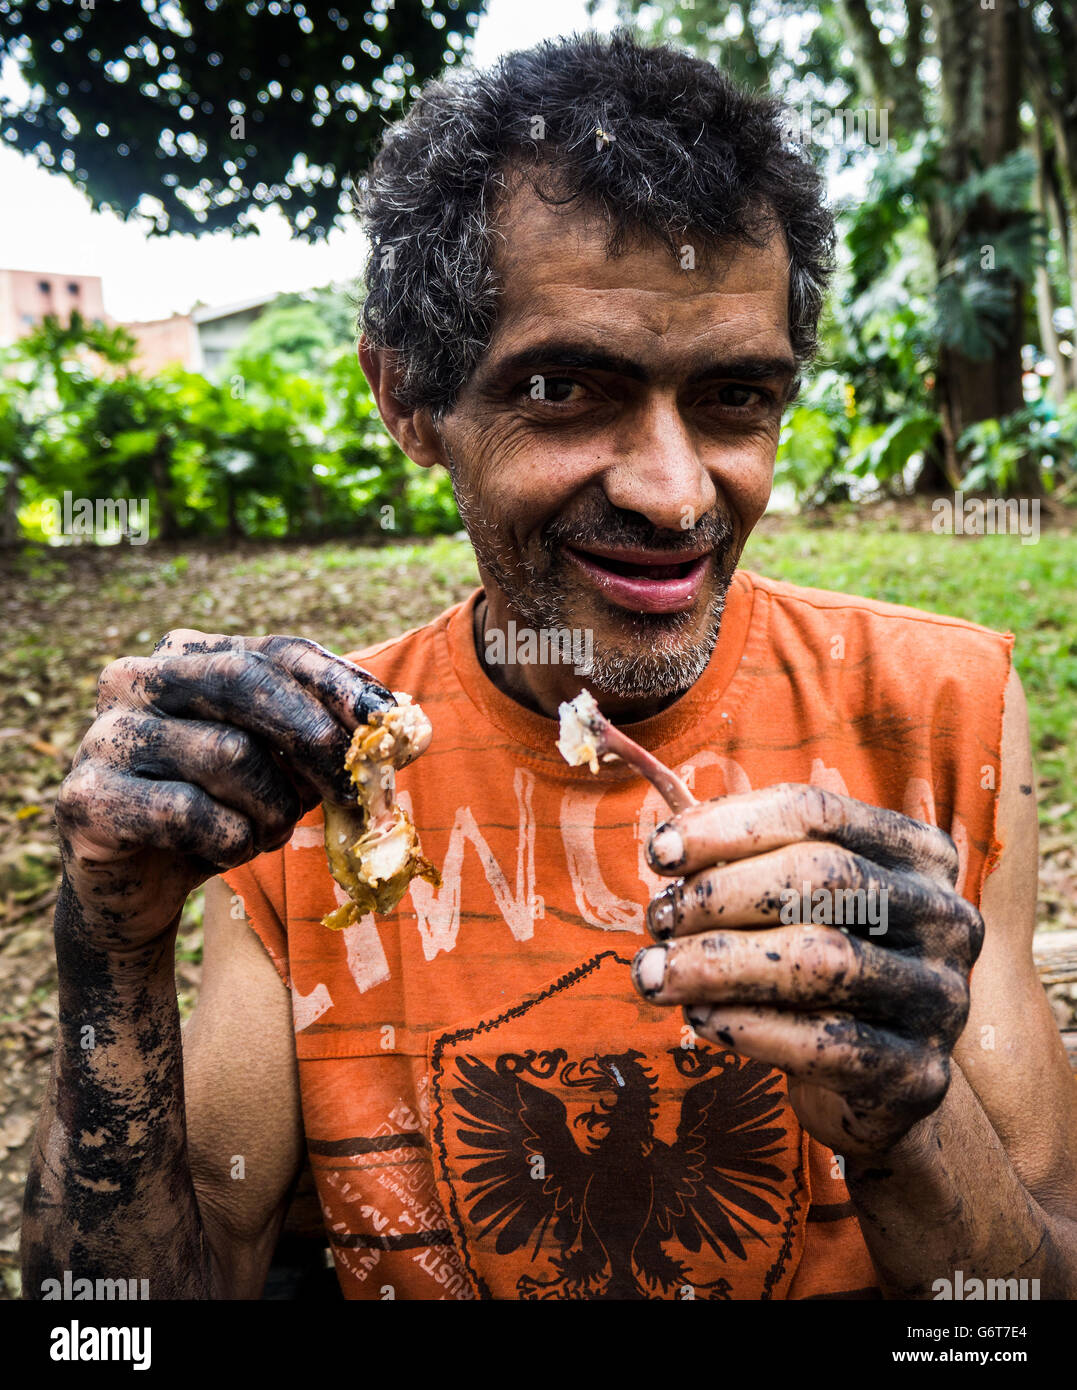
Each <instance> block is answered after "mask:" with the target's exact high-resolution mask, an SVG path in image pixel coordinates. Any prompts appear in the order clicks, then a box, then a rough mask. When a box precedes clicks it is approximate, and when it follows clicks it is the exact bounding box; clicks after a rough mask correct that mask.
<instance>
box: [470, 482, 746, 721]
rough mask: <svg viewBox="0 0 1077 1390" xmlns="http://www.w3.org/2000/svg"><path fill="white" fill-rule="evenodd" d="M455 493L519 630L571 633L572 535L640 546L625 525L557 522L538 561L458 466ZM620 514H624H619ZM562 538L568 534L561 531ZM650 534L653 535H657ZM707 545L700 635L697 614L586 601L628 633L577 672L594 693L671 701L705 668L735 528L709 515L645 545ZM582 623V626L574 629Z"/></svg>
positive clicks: (576, 540)
mask: <svg viewBox="0 0 1077 1390" xmlns="http://www.w3.org/2000/svg"><path fill="white" fill-rule="evenodd" d="M450 477H451V479H452V486H453V494H454V496H455V497H456V505H457V508H458V510H459V512H460V517H461V520H462V521H463V523H464V526H465V528H466V529H467V533H468V536H469V537H470V540H471V545H472V548H473V549H474V551H475V556H476V558H477V560H478V562H479V564H480V566H481V567H482V569H483V570H484V571H485V572H486V573H488V574H489V575H490V576H491V577H492V578H493V579H494V580H495V582H496V583H497V585H498V587H499V588H500V589H501V590H502V592H503V593H504V594H505V597H506V598H507V599H508V601H509V604H510V606H511V608H512V610H513V612H514V613H515V614H516V615H517V618H518V620H519V622H520V625H521V627H525V628H531V629H532V630H534V631H536V632H538V631H541V630H542V629H543V628H546V629H551V628H554V629H565V628H569V629H571V628H572V626H573V624H572V622H571V617H572V608H573V605H574V603H577V602H578V601H579V598H580V590H579V587H578V585H573V583H572V582H571V580H570V577H569V576H570V575H573V574H574V570H573V569H572V567H571V561H570V560H568V559H567V557H566V556H565V555H564V554H563V551H562V549H561V547H562V546H563V544H564V543H565V539H566V537H567V536H568V535H571V541H572V543H573V544H577V545H587V544H595V543H605V544H607V545H609V544H611V543H616V542H617V541H621V540H624V541H625V543H626V544H636V545H639V544H641V538H640V536H639V534H638V530H639V528H636V529H637V533H636V534H635V535H633V536H632V537H625V536H624V535H623V531H624V528H623V526H619V525H617V524H616V523H614V524H613V525H612V526H610V525H607V524H606V523H605V521H604V520H603V519H602V518H599V517H597V516H594V517H593V518H592V519H591V520H590V521H585V522H584V523H583V524H582V525H581V524H580V523H576V524H573V525H570V526H568V527H565V526H564V525H563V524H561V523H560V519H556V520H555V521H554V523H553V524H552V526H549V527H547V528H545V529H544V532H543V535H542V537H541V551H542V555H541V559H539V558H535V557H532V556H529V555H523V556H521V555H518V554H516V553H515V552H512V551H510V550H509V548H508V546H507V545H506V544H505V542H504V540H503V539H502V537H501V536H500V534H499V533H498V531H497V528H496V527H495V526H494V525H493V524H492V523H491V522H490V521H489V520H488V518H486V517H484V516H482V515H481V514H480V513H479V511H478V508H477V507H476V505H475V504H474V502H473V501H472V499H471V497H470V496H469V495H468V494H467V492H466V490H465V489H464V487H463V486H462V485H461V484H460V481H459V469H457V468H455V467H453V468H451V469H450ZM621 515H622V517H623V516H625V515H626V514H623V513H622V514H621ZM562 533H564V534H562ZM655 534H656V533H655V532H654V531H653V528H652V531H651V536H652V537H654V536H655ZM701 543H703V544H707V545H708V546H709V547H710V548H711V551H712V566H713V573H712V575H711V576H710V577H708V583H709V584H710V586H711V587H712V588H713V595H712V597H711V600H710V602H709V604H708V606H707V609H706V613H705V622H704V627H703V630H702V632H701V633H699V635H698V636H695V637H691V638H687V640H686V635H687V634H688V633H689V632H690V631H691V629H692V628H693V627H694V626H695V625H696V623H697V621H698V615H697V613H696V612H695V611H694V610H693V611H689V612H683V613H631V612H628V611H627V610H626V609H623V608H620V607H618V606H617V605H616V604H612V603H609V602H608V601H606V600H605V599H603V598H602V597H601V595H599V594H597V593H596V594H594V596H593V597H592V596H591V595H590V594H588V595H587V598H588V599H589V600H590V602H591V603H595V604H597V605H598V607H599V609H600V611H602V613H603V615H604V616H606V617H607V618H608V621H609V624H610V626H614V627H617V628H619V629H620V630H621V631H622V632H623V633H624V638H623V639H622V640H621V641H618V640H616V639H611V638H600V636H599V633H598V632H596V633H595V634H594V641H593V644H592V655H591V659H590V660H589V661H588V660H586V659H585V660H584V661H583V662H582V663H581V664H580V667H579V670H578V674H579V675H580V678H581V680H586V681H587V682H588V684H589V685H590V686H592V687H593V688H594V689H595V690H598V691H602V692H604V693H606V694H607V695H611V696H614V697H616V698H618V699H629V700H632V699H637V700H656V699H669V698H672V697H674V696H677V695H681V694H683V693H684V692H685V691H686V690H688V689H689V688H690V687H691V686H693V685H694V684H695V682H696V681H697V680H698V679H699V678H700V676H701V675H702V674H703V672H704V671H705V670H706V669H707V665H708V663H709V662H710V659H711V656H712V654H713V652H714V648H715V645H716V643H717V641H718V634H719V632H720V630H721V625H722V614H723V613H724V611H725V601H726V595H727V593H728V591H729V584H730V581H731V580H732V577H733V572H734V570H735V569H736V564H737V559H738V558H739V550H738V548H737V547H736V545H735V540H734V534H733V528H732V526H731V525H730V524H729V522H728V520H727V519H726V518H725V517H722V516H719V515H718V514H717V513H711V514H708V516H707V517H704V518H702V519H701V520H700V522H698V523H697V525H696V527H695V528H694V529H693V531H691V532H685V533H684V536H683V537H681V538H678V539H677V540H676V541H672V542H671V541H670V540H669V538H668V537H666V538H664V539H662V540H661V541H659V540H656V539H653V538H652V539H649V540H644V541H642V544H644V545H648V544H649V545H651V546H654V547H655V548H658V546H659V545H661V546H663V547H664V548H667V549H672V548H676V546H677V545H680V547H681V548H683V549H685V550H688V549H690V548H692V546H693V545H696V546H698V545H699V544H701ZM577 626H578V625H577Z"/></svg>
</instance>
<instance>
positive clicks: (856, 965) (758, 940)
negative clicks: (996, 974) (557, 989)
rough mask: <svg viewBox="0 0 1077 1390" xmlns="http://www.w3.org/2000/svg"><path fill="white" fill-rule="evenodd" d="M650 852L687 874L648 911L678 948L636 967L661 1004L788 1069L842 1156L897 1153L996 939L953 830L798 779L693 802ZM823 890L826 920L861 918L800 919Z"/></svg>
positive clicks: (937, 1098)
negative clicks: (966, 886)
mask: <svg viewBox="0 0 1077 1390" xmlns="http://www.w3.org/2000/svg"><path fill="white" fill-rule="evenodd" d="M648 858H649V860H650V863H651V866H652V868H653V869H654V870H655V872H656V873H660V874H665V875H668V876H671V877H676V878H677V881H676V882H674V883H673V884H671V885H670V886H669V887H668V888H666V889H664V890H663V891H662V892H661V893H659V894H658V895H657V897H655V898H654V900H653V901H652V902H651V903H650V905H649V907H648V912H647V920H648V925H649V927H650V929H651V932H652V934H654V935H655V936H656V937H657V938H658V939H659V940H660V941H661V943H662V944H660V945H658V946H652V947H649V948H647V949H646V950H644V951H641V952H640V953H639V955H638V956H637V957H636V960H635V963H634V966H633V978H634V979H635V983H636V987H637V989H639V991H640V993H641V994H643V996H644V997H645V998H646V999H648V1000H649V1001H650V1002H651V1003H654V1004H659V1005H675V1004H680V1005H683V1006H684V1011H685V1017H686V1018H687V1020H688V1022H689V1023H690V1024H691V1026H692V1028H693V1029H694V1030H695V1031H696V1032H697V1033H698V1034H699V1035H700V1036H701V1037H702V1038H704V1039H707V1040H708V1041H711V1042H715V1043H719V1044H722V1045H724V1046H726V1047H729V1048H730V1049H732V1050H734V1051H736V1052H737V1053H739V1054H740V1055H742V1056H745V1057H752V1058H754V1059H756V1060H757V1061H760V1062H765V1063H768V1064H770V1065H771V1066H775V1067H778V1068H780V1069H781V1070H782V1071H784V1072H786V1073H787V1075H788V1078H789V1096H790V1100H791V1101H792V1104H793V1107H794V1109H795V1110H796V1113H797V1116H798V1118H799V1119H800V1122H801V1123H802V1124H803V1125H804V1127H805V1128H806V1129H807V1130H808V1132H809V1133H811V1134H812V1135H814V1136H815V1137H816V1138H817V1139H818V1140H820V1141H821V1142H822V1143H824V1144H826V1145H827V1146H828V1147H830V1148H832V1149H834V1150H835V1151H837V1152H840V1153H843V1154H853V1155H857V1156H858V1157H860V1158H861V1159H864V1158H870V1157H871V1156H873V1155H876V1154H882V1153H884V1152H885V1151H886V1150H888V1149H890V1148H892V1147H893V1146H894V1145H895V1144H896V1143H897V1142H898V1141H899V1140H901V1139H902V1138H903V1137H904V1136H905V1135H906V1134H907V1133H908V1132H909V1130H910V1129H911V1128H912V1127H913V1126H914V1125H916V1124H917V1123H918V1122H919V1121H920V1120H922V1119H923V1118H924V1117H925V1116H926V1115H929V1114H931V1112H933V1111H934V1110H935V1109H936V1108H937V1107H938V1106H939V1104H940V1103H941V1101H942V1100H943V1097H944V1096H945V1094H946V1090H947V1087H948V1085H949V1081H950V1067H951V1061H952V1058H951V1054H952V1051H953V1047H954V1044H955V1042H956V1041H957V1039H958V1037H959V1036H960V1034H961V1031H962V1029H963V1028H964V1026H965V1020H966V1018H967V1016H968V1010H969V974H970V971H971V969H972V966H973V964H974V962H975V960H976V958H977V956H978V955H979V952H980V947H981V945H982V943H983V919H982V918H981V916H980V914H979V912H978V911H977V910H976V908H974V907H973V906H972V905H971V904H970V903H968V902H967V901H966V900H965V899H964V898H963V897H961V895H960V894H959V893H957V892H956V891H955V889H954V884H955V881H956V878H957V871H958V857H957V850H956V848H955V846H954V843H953V841H952V840H951V839H950V837H949V836H948V835H947V834H945V832H943V831H942V830H939V829H938V828H937V827H935V826H931V825H924V824H922V823H921V822H919V821H915V820H911V819H910V818H909V817H907V816H903V815H900V814H899V813H898V812H896V811H890V810H884V809H882V808H880V807H877V806H868V805H866V804H865V803H864V802H861V801H854V800H853V799H852V798H851V797H847V796H840V795H838V794H836V793H834V792H829V791H825V790H823V789H822V788H819V787H812V786H799V785H794V784H783V785H780V786H776V787H768V788H765V789H764V790H761V791H753V792H747V793H744V794H743V795H739V796H728V797H721V798H718V799H716V800H713V801H708V802H703V803H700V804H699V805H697V806H693V807H690V808H689V809H688V810H686V811H682V812H681V813H680V814H679V815H676V816H674V817H673V818H672V819H670V820H668V821H666V822H665V823H664V824H663V825H660V826H659V827H658V829H657V830H656V831H655V833H654V834H653V835H652V837H651V839H650V841H649V843H648ZM806 885H808V886H809V887H810V891H809V893H808V895H807V898H806V899H805V901H806V902H807V903H808V904H811V903H812V902H815V903H816V904H817V906H816V914H815V921H816V922H819V920H820V919H821V918H822V920H824V921H825V920H827V913H826V911H825V909H826V908H827V907H828V906H829V907H830V909H831V911H830V912H829V920H830V921H832V922H836V921H840V920H841V919H840V918H839V916H838V910H839V905H841V907H842V908H844V907H845V906H846V905H849V904H852V903H857V904H858V905H859V906H860V907H861V912H860V913H859V914H855V913H854V914H853V915H854V917H855V916H858V920H855V921H853V922H850V921H848V920H847V919H846V921H845V924H844V927H845V929H844V930H842V929H839V927H838V926H828V925H812V924H811V922H810V921H808V922H806V923H804V924H803V925H783V924H782V923H783V917H784V920H785V921H786V922H788V921H790V920H791V919H792V920H798V921H803V916H802V915H801V916H795V915H793V914H791V913H790V911H789V907H790V906H791V905H792V904H793V903H794V902H796V903H799V902H800V900H801V895H802V893H803V890H804V888H805V886H806ZM861 890H862V891H861ZM850 891H851V893H854V894H856V895H857V896H856V897H855V898H853V897H851V896H849V893H850ZM820 893H822V894H823V895H825V896H823V897H820V896H819V895H820ZM843 894H844V895H845V896H843ZM872 904H876V905H881V908H882V910H881V911H875V912H873V913H871V914H870V920H869V919H868V914H866V913H864V912H863V907H864V906H870V905H872ZM783 909H784V911H783ZM843 915H844V914H843Z"/></svg>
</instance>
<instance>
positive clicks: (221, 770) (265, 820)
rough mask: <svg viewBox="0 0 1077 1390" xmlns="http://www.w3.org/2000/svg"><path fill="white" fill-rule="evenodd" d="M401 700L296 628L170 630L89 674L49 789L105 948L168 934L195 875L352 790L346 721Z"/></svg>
mask: <svg viewBox="0 0 1077 1390" xmlns="http://www.w3.org/2000/svg"><path fill="white" fill-rule="evenodd" d="M394 703H395V701H394V699H393V696H392V695H391V694H390V692H389V691H388V690H386V689H385V688H384V687H383V686H382V685H380V684H379V683H378V682H377V681H376V680H375V679H374V677H373V676H371V675H370V673H369V672H368V671H364V670H362V669H361V668H360V667H358V666H356V665H354V664H353V663H352V662H350V661H345V660H344V659H343V658H342V657H339V656H334V655H333V654H332V653H331V652H328V651H326V650H325V649H324V648H323V647H319V646H318V645H317V644H316V643H315V642H311V641H308V640H307V639H305V638H301V637H280V636H269V637H225V636H221V635H220V634H209V633H203V632H196V631H193V630H191V629H177V630H175V631H173V632H170V633H168V634H167V635H166V636H165V637H163V638H162V639H161V641H160V642H158V644H157V646H156V647H155V648H154V651H153V655H152V656H149V657H124V658H122V659H121V660H119V661H114V662H113V663H112V664H111V665H110V666H108V667H106V669H105V670H104V672H103V673H102V675H101V679H100V681H99V683H98V700H97V718H96V720H95V721H94V723H93V724H92V725H91V727H90V729H89V731H88V732H87V734H86V737H85V738H84V739H83V741H82V744H81V746H80V748H79V750H78V752H77V753H76V755H75V759H74V763H73V765H72V768H71V772H70V774H69V775H68V777H67V779H66V780H65V781H64V783H63V785H62V786H61V788H60V793H59V796H58V798H57V802H56V825H57V828H58V830H59V834H60V850H61V854H62V857H63V864H64V874H65V877H66V879H67V882H68V884H69V885H70V887H71V889H72V891H73V892H74V895H75V899H76V901H77V902H78V904H79V905H80V908H81V913H80V918H81V921H82V922H83V924H84V926H85V927H86V928H88V929H89V930H90V931H91V932H92V933H93V935H94V938H95V940H96V943H97V944H98V945H99V946H100V947H101V948H102V949H105V950H108V951H111V952H114V953H125V952H128V951H131V950H139V949H141V948H142V947H143V946H145V945H146V944H147V943H149V942H152V941H154V940H155V939H156V938H159V937H161V936H163V934H164V933H166V932H167V931H168V930H169V928H170V925H171V924H173V923H174V920H175V919H176V917H177V915H178V913H179V911H180V909H181V908H182V906H183V903H184V900H185V899H186V897H187V895H188V894H189V893H190V892H191V890H192V889H193V888H196V887H197V886H198V885H199V884H200V883H204V882H205V880H206V879H207V878H210V877H211V876H212V875H213V874H215V873H217V872H219V871H220V870H221V869H224V868H229V867H231V866H234V865H237V864H242V863H244V862H245V861H246V860H248V859H251V858H252V857H253V856H254V855H256V854H260V853H261V852H262V851H263V850H270V849H277V848H279V847H280V846H281V845H283V844H284V843H286V841H287V840H288V838H289V836H290V835H291V833H292V829H293V827H294V825H295V823H296V821H297V820H298V819H299V818H300V817H301V816H302V815H303V814H304V813H305V812H307V811H309V810H311V808H312V807H314V806H316V805H317V804H318V802H319V801H336V802H339V803H341V804H342V805H353V804H354V803H355V788H354V786H353V785H352V782H351V779H350V777H349V776H348V774H347V773H346V771H345V769H344V756H345V753H346V752H347V749H348V744H349V741H350V738H351V734H352V732H353V731H354V730H355V728H356V727H357V726H358V725H359V724H360V723H363V722H365V721H366V720H367V719H368V718H369V716H370V715H371V714H372V713H373V712H374V711H375V710H378V709H387V708H390V707H391V706H392V705H393V704H394Z"/></svg>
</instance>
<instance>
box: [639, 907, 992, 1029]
mask: <svg viewBox="0 0 1077 1390" xmlns="http://www.w3.org/2000/svg"><path fill="white" fill-rule="evenodd" d="M645 955H646V957H647V959H643V957H644V956H645ZM634 975H635V978H636V980H637V988H640V989H641V992H642V993H644V994H645V997H646V998H648V999H649V1000H650V1001H651V1002H652V1003H654V1004H662V1005H665V1004H684V1005H691V1006H696V1005H698V1004H703V1003H710V1004H768V1005H772V1006H774V1007H775V1008H780V1009H791V1010H795V1011H801V1012H809V1011H814V1010H822V1009H841V1010H848V1011H849V1012H850V1013H855V1014H856V1016H857V1017H859V1018H862V1019H865V1020H867V1021H871V1022H882V1023H885V1024H886V1025H887V1026H888V1027H891V1028H893V1030H894V1031H895V1032H897V1033H902V1034H904V1033H906V1032H916V1033H917V1034H918V1035H919V1036H921V1037H924V1036H931V1037H932V1038H937V1039H943V1038H947V1039H956V1038H957V1037H959V1036H960V1034H961V1030H962V1029H963V1028H964V1026H965V1020H966V1018H967V1016H968V999H969V996H968V984H967V980H966V977H965V976H964V975H961V974H958V973H956V972H953V971H948V970H940V969H938V968H935V967H932V966H929V965H927V964H926V963H925V962H924V961H922V960H919V959H917V958H916V957H914V956H905V955H897V954H895V953H894V952H891V951H887V950H884V949H883V948H882V947H880V946H875V945H871V944H869V943H867V942H863V941H859V940H857V938H856V937H852V936H846V935H845V934H844V933H843V932H839V931H834V930H832V929H829V928H826V927H776V928H774V929H773V930H771V931H763V932H742V931H729V932H708V933H706V934H704V935H702V936H691V937H687V938H686V939H684V940H682V941H675V942H671V943H670V944H669V945H668V946H666V947H650V948H649V949H648V950H647V951H646V952H641V953H640V956H638V957H637V966H636V968H635V971H634ZM655 981H659V983H658V986H657V988H655V987H654V984H655ZM646 986H650V988H647V987H646Z"/></svg>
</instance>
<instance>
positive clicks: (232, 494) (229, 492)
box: [224, 483, 243, 541]
mask: <svg viewBox="0 0 1077 1390" xmlns="http://www.w3.org/2000/svg"><path fill="white" fill-rule="evenodd" d="M224 501H225V506H226V508H227V510H228V538H229V540H233V541H235V540H239V538H240V537H241V536H242V535H243V530H242V528H241V526H240V524H239V509H238V507H237V505H236V490H235V488H234V487H232V485H231V483H226V484H225V488H224Z"/></svg>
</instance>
